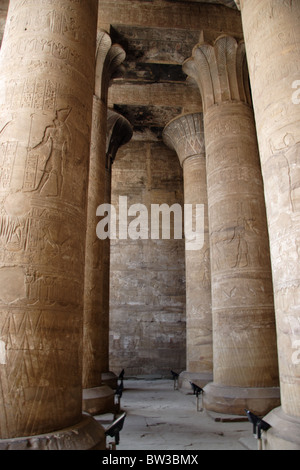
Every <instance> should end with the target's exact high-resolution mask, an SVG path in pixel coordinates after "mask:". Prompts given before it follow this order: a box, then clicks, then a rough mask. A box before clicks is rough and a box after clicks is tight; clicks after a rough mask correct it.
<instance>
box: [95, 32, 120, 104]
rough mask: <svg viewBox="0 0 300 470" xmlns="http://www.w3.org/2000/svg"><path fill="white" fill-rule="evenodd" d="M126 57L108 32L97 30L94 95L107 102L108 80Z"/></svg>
mask: <svg viewBox="0 0 300 470" xmlns="http://www.w3.org/2000/svg"><path fill="white" fill-rule="evenodd" d="M125 58H126V53H125V51H124V49H123V48H122V47H121V46H120V45H119V44H112V41H111V38H110V36H109V34H107V33H106V32H105V31H98V34H97V50H96V77H95V95H96V96H98V97H99V98H101V99H102V100H103V101H104V103H107V93H108V88H109V82H110V80H111V78H112V76H113V74H114V73H115V72H116V71H117V69H118V68H119V67H120V66H121V64H122V63H123V62H124V60H125Z"/></svg>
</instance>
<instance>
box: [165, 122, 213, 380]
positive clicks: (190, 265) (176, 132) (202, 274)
mask: <svg viewBox="0 0 300 470" xmlns="http://www.w3.org/2000/svg"><path fill="white" fill-rule="evenodd" d="M163 140H164V142H165V144H166V145H167V146H168V147H170V148H171V149H173V150H175V151H176V153H177V155H178V158H179V161H180V163H181V166H182V168H183V178H184V203H185V204H190V205H192V206H193V220H194V227H193V230H195V229H196V228H198V229H199V230H201V234H200V233H199V235H201V244H199V245H198V244H197V239H194V238H193V237H187V234H186V237H185V240H186V251H185V259H186V321H187V325H186V338H187V367H186V371H185V372H183V373H181V374H180V377H179V385H180V388H182V389H184V388H189V389H190V388H191V386H190V383H189V382H190V381H192V382H194V383H196V384H197V385H198V386H200V387H204V385H206V384H207V383H208V382H211V381H212V370H213V362H212V313H211V280H210V249H209V233H208V212H207V209H208V208H207V184H206V158H205V143H204V129H203V115H202V114H201V113H196V114H185V115H182V116H179V117H178V118H175V119H174V120H173V121H171V122H170V123H169V124H167V126H166V127H165V129H164V132H163ZM197 204H198V205H200V206H201V212H199V213H198V214H199V216H200V218H199V219H198V220H196V217H197V215H198V214H197V215H196V206H197ZM202 208H203V209H204V219H202ZM199 209H200V208H199ZM202 237H203V238H202ZM199 241H200V240H199Z"/></svg>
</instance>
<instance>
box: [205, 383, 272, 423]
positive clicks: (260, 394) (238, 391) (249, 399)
mask: <svg viewBox="0 0 300 470" xmlns="http://www.w3.org/2000/svg"><path fill="white" fill-rule="evenodd" d="M279 405H280V389H279V387H257V388H256V387H253V388H246V387H245V388H244V387H228V386H226V385H218V384H215V383H213V382H212V383H210V384H208V385H206V387H205V388H204V393H203V406H204V408H205V409H206V410H208V411H215V412H216V413H222V414H232V415H239V416H243V415H245V409H247V410H250V411H251V412H252V413H254V414H256V415H258V416H265V415H266V414H267V413H269V412H270V411H271V410H273V409H274V408H276V407H278V406H279Z"/></svg>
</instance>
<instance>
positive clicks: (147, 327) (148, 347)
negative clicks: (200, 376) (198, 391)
mask: <svg viewBox="0 0 300 470" xmlns="http://www.w3.org/2000/svg"><path fill="white" fill-rule="evenodd" d="M112 173H113V180H112V195H113V196H112V203H113V204H114V205H116V207H117V206H118V200H119V196H127V195H129V198H128V207H130V205H131V204H135V203H139V204H144V205H145V206H146V207H147V208H148V210H149V214H150V205H151V204H162V203H166V204H169V205H172V204H174V203H180V204H182V203H183V186H182V171H181V168H180V165H179V162H178V159H177V156H176V154H175V153H174V152H172V151H170V150H168V149H167V148H166V147H165V146H164V145H163V144H162V143H161V144H154V143H151V142H132V143H129V144H127V145H126V146H125V147H124V148H123V149H120V151H119V153H118V156H117V159H116V161H115V163H114V166H113V172H112ZM131 220H133V218H129V222H130V221H131ZM149 226H150V225H149ZM110 296H111V299H110V310H111V311H110V339H111V341H110V348H111V349H110V360H111V370H113V371H114V372H116V373H117V372H119V371H120V370H121V369H122V368H125V370H126V375H136V374H138V375H144V374H153V373H159V374H163V375H169V373H170V369H171V368H174V369H176V370H183V369H184V368H185V277H184V240H150V239H149V240H137V241H134V240H130V239H128V240H121V241H120V240H118V241H113V240H112V241H111V289H110Z"/></svg>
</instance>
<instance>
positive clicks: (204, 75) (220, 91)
mask: <svg viewBox="0 0 300 470" xmlns="http://www.w3.org/2000/svg"><path fill="white" fill-rule="evenodd" d="M183 71H184V72H185V73H186V74H187V75H189V76H190V77H192V78H193V79H194V80H195V81H196V82H197V84H198V86H199V89H200V93H201V96H202V100H203V107H204V111H207V110H208V109H209V108H210V107H211V106H214V105H215V104H220V103H223V102H233V101H234V102H237V101H239V102H244V103H247V104H251V94H250V87H249V81H248V68H247V61H246V51H245V44H244V41H237V40H236V39H235V38H234V37H232V36H227V35H222V36H220V37H219V38H218V39H217V40H216V41H215V42H214V43H209V42H206V41H202V42H200V43H199V44H197V45H196V46H195V47H194V49H193V54H192V57H190V58H189V59H187V60H186V61H185V62H184V63H183Z"/></svg>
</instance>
